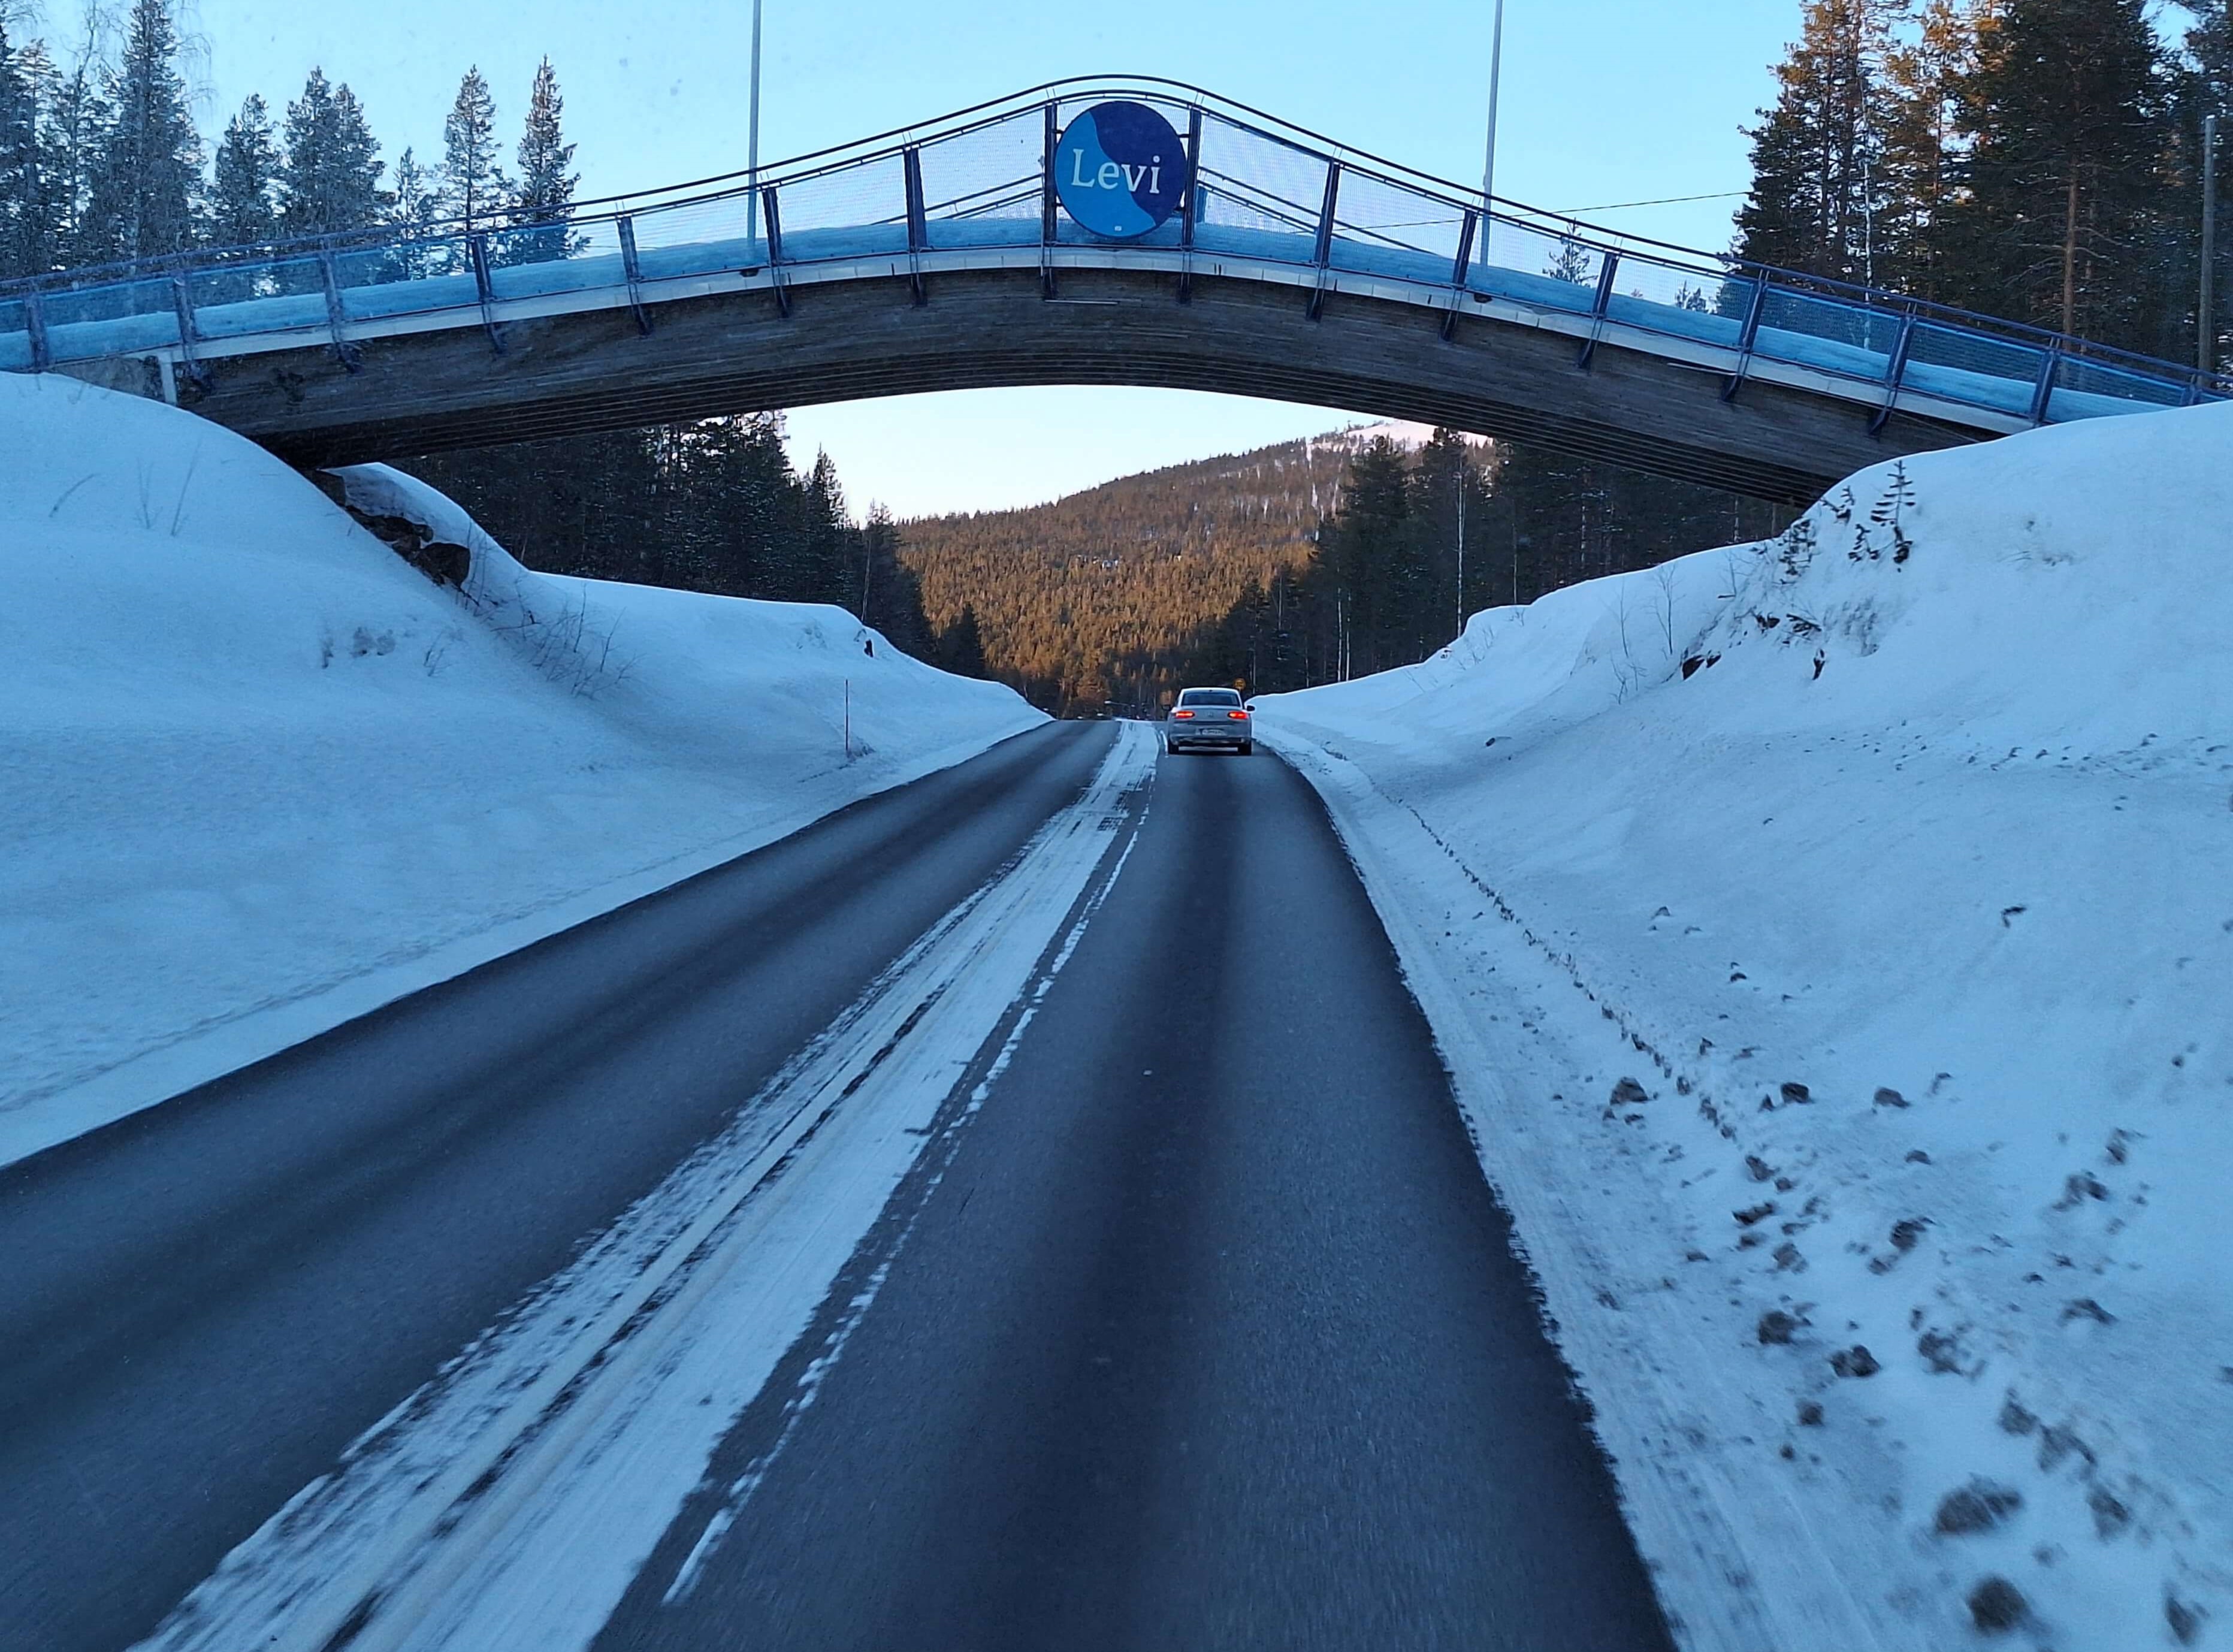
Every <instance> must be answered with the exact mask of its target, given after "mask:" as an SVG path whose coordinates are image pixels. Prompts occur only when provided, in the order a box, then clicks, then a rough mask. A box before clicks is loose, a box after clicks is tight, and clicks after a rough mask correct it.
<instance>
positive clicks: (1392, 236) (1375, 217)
mask: <svg viewBox="0 0 2233 1652" xmlns="http://www.w3.org/2000/svg"><path fill="white" fill-rule="evenodd" d="M1464 220H1465V211H1464V209H1463V208H1462V207H1458V206H1454V205H1450V204H1449V203H1448V202H1444V201H1439V200H1436V199H1435V198H1433V197H1431V196H1429V195H1423V194H1421V193H1420V192H1417V191H1416V190H1410V189H1406V188H1404V187H1403V186H1402V185H1398V184H1392V183H1390V182H1388V181H1386V180H1385V179H1379V178H1375V177H1373V176H1371V175H1370V173H1366V172H1343V173H1342V175H1341V181H1340V184H1339V185H1338V187H1337V190H1336V195H1335V203H1334V231H1333V246H1332V249H1331V262H1332V263H1334V264H1335V265H1336V266H1338V268H1341V269H1344V270H1365V271H1369V272H1370V273H1372V274H1376V275H1387V276H1399V277H1402V278H1403V279H1405V280H1409V281H1422V282H1432V283H1436V284H1438V285H1439V284H1442V283H1448V282H1449V279H1450V276H1451V274H1452V272H1453V270H1455V268H1456V260H1457V251H1458V236H1459V233H1460V231H1461V229H1462V225H1463V224H1464Z"/></svg>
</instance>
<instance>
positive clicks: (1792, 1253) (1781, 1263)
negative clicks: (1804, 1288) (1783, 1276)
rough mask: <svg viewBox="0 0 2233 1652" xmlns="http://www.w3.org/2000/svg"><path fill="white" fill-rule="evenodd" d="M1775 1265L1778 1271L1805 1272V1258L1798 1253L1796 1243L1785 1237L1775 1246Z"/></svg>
mask: <svg viewBox="0 0 2233 1652" xmlns="http://www.w3.org/2000/svg"><path fill="white" fill-rule="evenodd" d="M1775 1265H1776V1270H1777V1272H1782V1273H1804V1272H1807V1259H1806V1258H1805V1257H1803V1256H1801V1255H1800V1253H1799V1247H1798V1246H1796V1245H1794V1244H1793V1243H1792V1242H1791V1241H1790V1240H1789V1239H1786V1240H1784V1241H1783V1243H1782V1244H1781V1245H1779V1246H1776V1247H1775Z"/></svg>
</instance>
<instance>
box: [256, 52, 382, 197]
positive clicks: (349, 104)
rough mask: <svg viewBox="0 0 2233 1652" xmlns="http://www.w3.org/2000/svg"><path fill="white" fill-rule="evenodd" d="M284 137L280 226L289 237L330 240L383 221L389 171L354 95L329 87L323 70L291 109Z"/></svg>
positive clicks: (312, 75)
mask: <svg viewBox="0 0 2233 1652" xmlns="http://www.w3.org/2000/svg"><path fill="white" fill-rule="evenodd" d="M282 131H283V136H284V138H285V140H286V147H287V159H286V161H285V164H284V165H283V166H282V167H281V168H280V173H279V194H280V211H279V222H280V227H281V229H282V230H283V232H284V233H286V234H288V235H290V236H301V235H331V234H334V233H335V232H336V231H342V230H355V229H362V228H364V227H366V226H367V225H369V224H377V223H379V222H380V221H381V217H382V214H383V211H384V208H385V206H386V203H385V202H384V201H382V200H381V193H380V174H381V172H382V171H384V170H385V168H384V166H383V165H382V163H381V159H380V144H379V141H378V140H376V139H375V138H374V136H373V135H372V128H371V127H370V126H369V125H368V124H367V122H366V120H365V118H364V108H363V106H362V105H361V104H360V103H358V101H356V95H355V94H354V93H353V92H351V91H350V90H349V89H348V87H347V86H346V85H342V86H338V87H337V86H334V85H331V84H330V83H329V82H328V81H327V79H326V75H325V71H324V70H323V69H318V68H314V69H312V70H311V71H310V74H309V79H308V80H306V81H304V82H303V95H302V96H301V97H299V98H297V99H296V100H295V101H293V102H292V103H290V104H289V105H288V106H287V119H286V121H285V123H284V125H283V128H282Z"/></svg>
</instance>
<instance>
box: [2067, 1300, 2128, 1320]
mask: <svg viewBox="0 0 2233 1652" xmlns="http://www.w3.org/2000/svg"><path fill="white" fill-rule="evenodd" d="M2073 1319H2091V1320H2093V1322H2094V1323H2095V1324H2101V1325H2113V1324H2116V1323H2117V1316H2116V1315H2114V1314H2113V1313H2111V1312H2110V1311H2108V1310H2107V1309H2106V1308H2104V1307H2103V1306H2102V1305H2101V1304H2100V1303H2098V1302H2096V1301H2094V1300H2093V1298H2091V1297H2080V1298H2078V1300H2077V1301H2075V1302H2072V1303H2067V1304H2064V1306H2063V1310H2062V1323H2063V1324H2066V1325H2067V1324H2069V1323H2070V1322H2071V1321H2072V1320H2073Z"/></svg>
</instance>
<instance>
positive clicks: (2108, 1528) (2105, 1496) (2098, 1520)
mask: <svg viewBox="0 0 2233 1652" xmlns="http://www.w3.org/2000/svg"><path fill="white" fill-rule="evenodd" d="M2086 1506H2087V1508H2089V1509H2091V1510H2092V1511H2093V1533H2094V1535H2095V1536H2096V1537H2098V1538H2100V1539H2101V1540H2102V1541H2103V1542H2104V1543H2106V1542H2107V1541H2108V1540H2109V1539H2110V1538H2113V1537H2115V1536H2116V1535H2117V1534H2118V1533H2119V1532H2122V1531H2123V1530H2124V1529H2125V1528H2126V1526H2128V1525H2131V1524H2132V1510H2131V1509H2129V1508H2127V1507H2126V1506H2125V1502H2124V1499H2122V1498H2120V1497H2119V1496H2118V1495H2117V1494H2116V1493H2114V1492H2113V1491H2111V1490H2110V1489H2109V1488H2108V1487H2107V1486H2095V1487H2094V1488H2093V1490H2092V1491H2090V1492H2088V1493H2086Z"/></svg>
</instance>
